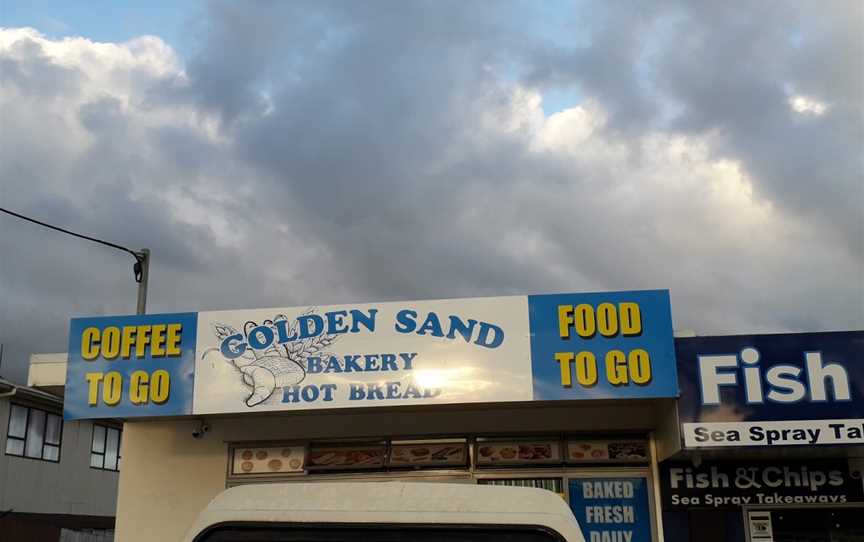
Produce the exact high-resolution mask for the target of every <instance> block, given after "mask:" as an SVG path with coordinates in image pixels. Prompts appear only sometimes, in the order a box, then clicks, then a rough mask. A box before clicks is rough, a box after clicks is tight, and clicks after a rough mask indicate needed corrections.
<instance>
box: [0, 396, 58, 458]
mask: <svg viewBox="0 0 864 542" xmlns="http://www.w3.org/2000/svg"><path fill="white" fill-rule="evenodd" d="M15 407H17V408H23V409H24V410H25V411H26V414H25V416H24V436H23V437H18V436H14V435H12V434H11V433H10V432H11V431H12V413H13V412H14V411H15ZM34 410H36V411H39V412H41V413H42V414H44V418H43V420H42V446H41V450H40V453H39V457H33V456H30V455H27V438H28V437H29V435H30V412H31V411H34ZM49 416H54V417H56V418H57V419H58V420H59V423H60V431H59V432H58V435H57V442H56V443H54V442H48V419H49V418H48V417H49ZM63 422H64V420H63V416H62V415H61V414H57V413H56V412H52V411H50V410H47V409H44V408H39V407H35V406H30V405H26V404H22V403H13V402H10V403H9V419H8V423H7V425H6V443H5V444H4V450H3V452H4V454H5V455H8V456H9V457H18V458H21V459H31V460H33V461H47V462H49V463H60V460H61V458H62V454H63V429H64V425H65V424H64V423H63ZM10 440H14V441H17V442H20V443H21V444H22V448H21V453H20V454H16V453H12V452H10V451H9V444H8V443H9V441H10ZM48 447H52V448H57V459H50V458H48V457H46V456H45V450H46V449H47V448H48Z"/></svg>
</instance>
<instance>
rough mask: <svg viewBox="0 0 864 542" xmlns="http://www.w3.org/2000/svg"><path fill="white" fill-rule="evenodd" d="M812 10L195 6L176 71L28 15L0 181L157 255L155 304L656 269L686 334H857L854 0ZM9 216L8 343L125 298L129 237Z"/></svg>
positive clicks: (43, 338)
mask: <svg viewBox="0 0 864 542" xmlns="http://www.w3.org/2000/svg"><path fill="white" fill-rule="evenodd" d="M830 7H831V8H832V9H831V10H828V8H827V7H826V6H816V5H815V4H814V5H813V6H812V7H811V6H809V5H803V4H779V3H776V4H775V3H758V4H757V3H754V4H753V5H752V6H751V9H747V10H744V9H741V8H740V6H737V7H736V6H730V7H725V6H720V5H717V4H716V3H711V4H705V5H703V4H691V3H678V2H653V3H644V2H640V3H593V4H578V5H576V6H575V7H573V8H572V9H571V8H570V7H560V6H558V7H552V8H548V7H547V8H546V9H545V10H541V9H538V7H537V6H536V4H533V3H517V2H514V3H507V4H503V3H500V2H450V3H442V2H411V3H407V2H366V3H360V2H309V3H304V2H291V3H284V2H274V3H264V2H256V3H247V2H244V3H231V2H214V3H210V4H207V7H206V8H205V9H204V10H203V12H202V13H201V14H200V16H199V17H198V18H197V19H196V22H195V23H194V24H192V25H191V26H192V28H193V31H194V32H195V35H196V40H197V41H196V43H197V47H196V48H195V52H194V53H193V54H192V55H191V56H190V57H189V58H187V59H183V60H181V61H179V62H178V63H177V64H176V65H174V62H175V60H173V59H172V58H171V52H170V51H167V50H165V48H164V46H162V45H160V44H158V43H154V42H152V41H151V42H148V41H144V42H140V43H135V44H127V45H125V46H123V47H117V48H115V49H111V50H110V51H109V52H106V50H105V48H104V47H103V48H101V49H98V50H97V49H96V48H94V47H93V46H92V44H88V43H87V42H75V43H65V44H63V47H66V48H67V49H68V51H67V52H69V51H73V52H74V51H79V53H80V54H79V56H77V57H75V59H76V60H73V61H70V60H68V59H67V60H61V59H60V56H59V55H58V54H57V53H56V51H55V50H54V49H52V48H53V47H58V46H60V43H59V42H50V41H47V40H45V39H44V38H38V37H34V36H32V35H28V36H19V38H18V39H16V40H15V43H14V44H13V45H12V46H11V47H7V48H6V49H5V50H4V49H2V48H0V63H2V64H0V66H3V67H6V66H9V67H8V68H6V69H4V72H3V79H2V81H0V82H2V84H0V115H2V121H3V124H2V127H0V201H3V203H4V205H8V206H10V207H16V208H17V209H19V210H21V211H24V212H27V213H30V214H33V215H35V216H39V217H43V218H46V219H50V220H51V221H53V222H57V223H59V224H61V225H66V226H68V227H72V228H74V229H77V230H81V231H84V232H88V233H95V234H99V235H102V236H105V237H107V238H110V239H111V240H113V241H115V242H120V243H123V244H127V245H129V246H132V247H134V248H138V247H142V246H149V247H150V248H152V249H153V250H154V261H153V284H152V289H151V303H150V308H151V310H153V311H173V310H199V309H202V310H203V309H224V308H244V307H265V306H278V305H302V304H315V303H319V304H325V303H340V302H353V301H375V300H388V299H400V298H401V299H410V298H424V297H456V296H472V295H497V294H508V293H530V292H544V291H574V290H597V289H628V288H654V287H670V288H672V292H673V303H674V315H675V318H676V325H678V326H680V327H688V328H695V329H697V330H699V331H700V332H704V333H716V332H746V331H785V330H802V329H807V330H815V329H828V328H852V327H861V326H862V325H864V304H862V302H861V301H862V296H864V283H862V280H864V279H862V277H864V254H862V244H861V235H862V222H861V220H862V218H861V211H860V208H861V206H860V203H861V200H862V198H864V193H862V169H861V168H862V163H861V153H860V148H861V145H862V130H864V128H862V126H864V120H862V110H861V100H860V97H861V92H862V76H861V64H862V58H864V54H862V46H861V44H860V42H859V40H858V39H857V36H860V35H861V30H862V28H861V26H862V18H861V16H860V15H861V13H860V7H859V5H857V4H854V3H848V4H842V3H836V4H831V6H830ZM550 10H551V11H550ZM553 29H554V32H553V31H552V30H553ZM2 43H3V42H2V41H0V46H2ZM76 48H77V49H76ZM100 55H103V56H100ZM73 56H74V55H73ZM37 87H38V88H39V92H30V90H31V89H33V88H37ZM555 91H574V96H578V98H579V99H580V100H581V101H580V102H579V103H574V104H572V105H573V106H574V108H575V109H571V110H569V112H568V111H565V112H563V113H561V114H558V115H555V116H554V117H548V116H546V117H544V115H543V112H542V109H541V107H540V105H539V102H538V99H539V98H538V96H539V94H538V93H540V94H543V93H549V92H555ZM798 95H800V96H805V97H807V98H808V99H812V100H817V101H819V102H822V103H824V104H825V105H826V107H827V109H826V110H825V111H824V112H823V113H822V114H811V113H806V112H805V113H799V112H795V111H794V110H793V109H792V108H791V107H790V105H789V100H790V99H791V98H793V97H794V96H798ZM577 106H578V107H577ZM856 201H857V202H858V204H859V205H858V206H857V207H856ZM7 202H8V203H7ZM2 220H3V221H2V222H0V228H2V229H0V254H4V255H7V254H9V255H11V257H9V258H5V257H4V259H3V261H2V265H0V294H2V301H3V310H2V312H0V340H2V341H4V342H6V343H7V344H9V345H10V347H11V351H12V352H13V355H14V356H15V357H17V358H18V359H17V361H16V363H18V364H21V360H23V359H24V357H26V355H27V354H29V353H30V352H33V351H37V352H39V351H51V350H55V351H57V350H59V351H62V350H64V349H65V345H64V343H65V340H66V336H65V335H66V332H65V329H66V326H67V323H68V317H69V316H70V315H72V314H101V313H128V312H131V310H132V306H133V303H134V284H133V283H132V281H131V271H130V270H129V267H130V266H131V258H127V257H125V256H123V255H122V254H111V253H106V252H104V251H102V250H101V249H98V247H97V248H93V247H83V246H81V245H77V244H72V243H71V242H70V241H69V240H67V239H63V238H58V237H52V235H53V234H51V233H50V232H48V233H46V232H44V231H40V230H37V229H34V228H33V227H32V226H29V225H26V224H15V223H10V222H9V221H8V220H6V219H2ZM7 357H8V353H7ZM5 372H6V371H4V373H5Z"/></svg>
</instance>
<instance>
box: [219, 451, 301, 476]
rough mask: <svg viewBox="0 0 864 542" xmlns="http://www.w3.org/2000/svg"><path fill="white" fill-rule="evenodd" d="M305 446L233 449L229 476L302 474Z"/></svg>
mask: <svg viewBox="0 0 864 542" xmlns="http://www.w3.org/2000/svg"><path fill="white" fill-rule="evenodd" d="M305 457H306V447H305V446H278V447H272V448H257V447H256V448H252V447H249V448H244V447H238V448H235V449H234V458H233V461H232V462H231V474H235V475H244V474H274V473H277V472H278V473H298V472H303V466H304V462H305V461H304V460H305Z"/></svg>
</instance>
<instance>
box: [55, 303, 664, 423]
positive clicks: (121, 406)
mask: <svg viewBox="0 0 864 542" xmlns="http://www.w3.org/2000/svg"><path fill="white" fill-rule="evenodd" d="M677 389H678V388H677V383H676V373H675V360H674V346H673V342H672V323H671V315H670V306H669V294H668V292H667V291H665V290H652V291H635V292H610V293H587V294H555V295H540V296H513V297H493V298H478V299H447V300H436V301H413V302H391V303H374V304H362V305H344V306H329V307H317V308H316V307H313V308H305V307H301V308H282V309H260V310H244V311H218V312H198V313H182V314H163V315H147V316H123V317H100V318H77V319H73V320H72V323H71V328H70V350H69V364H68V369H67V383H66V417H67V418H69V419H75V418H100V417H155V416H176V415H191V414H215V413H239V412H253V411H284V410H300V409H325V408H356V407H369V406H404V405H429V404H456V403H491V402H509V401H533V400H568V399H570V400H578V399H617V398H638V397H674V396H675V395H676V394H677Z"/></svg>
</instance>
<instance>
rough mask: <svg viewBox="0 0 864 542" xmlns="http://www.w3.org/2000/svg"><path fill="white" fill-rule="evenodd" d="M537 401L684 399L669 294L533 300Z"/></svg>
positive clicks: (533, 368) (530, 306)
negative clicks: (680, 388)
mask: <svg viewBox="0 0 864 542" xmlns="http://www.w3.org/2000/svg"><path fill="white" fill-rule="evenodd" d="M528 312H529V321H530V325H531V371H532V374H533V377H534V400H535V401H552V400H574V399H629V398H643V397H644V398H647V397H676V396H677V395H678V380H677V372H676V368H675V343H674V342H673V339H672V310H671V307H670V303H669V291H668V290H642V291H634V292H600V293H584V294H551V295H531V296H528Z"/></svg>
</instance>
